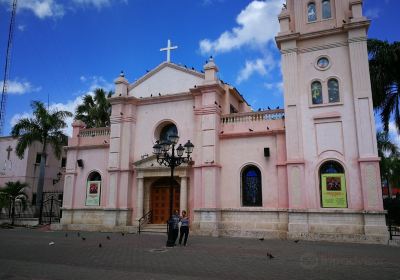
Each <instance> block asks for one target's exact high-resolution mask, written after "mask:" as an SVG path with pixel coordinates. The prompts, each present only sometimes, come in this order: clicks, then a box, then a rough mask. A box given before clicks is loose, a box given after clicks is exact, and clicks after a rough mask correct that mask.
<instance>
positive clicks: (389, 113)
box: [368, 39, 400, 132]
mask: <svg viewBox="0 0 400 280" xmlns="http://www.w3.org/2000/svg"><path fill="white" fill-rule="evenodd" d="M368 52H369V69H370V74H371V86H372V95H373V102H374V108H375V109H376V110H377V111H379V113H380V117H381V120H382V123H383V127H384V130H385V131H386V132H387V131H389V122H390V120H391V119H392V118H393V119H394V121H395V124H396V127H397V130H398V131H400V93H399V85H400V67H399V65H400V42H394V43H389V42H387V41H380V40H375V39H370V40H368Z"/></svg>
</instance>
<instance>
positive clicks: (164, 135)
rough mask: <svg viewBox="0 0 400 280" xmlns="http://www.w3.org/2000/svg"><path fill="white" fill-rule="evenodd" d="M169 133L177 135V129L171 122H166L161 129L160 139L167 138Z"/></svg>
mask: <svg viewBox="0 0 400 280" xmlns="http://www.w3.org/2000/svg"><path fill="white" fill-rule="evenodd" d="M170 135H178V129H177V128H176V125H174V124H173V123H171V124H167V125H166V126H164V127H163V128H162V129H161V133H160V140H161V141H163V140H169V136H170Z"/></svg>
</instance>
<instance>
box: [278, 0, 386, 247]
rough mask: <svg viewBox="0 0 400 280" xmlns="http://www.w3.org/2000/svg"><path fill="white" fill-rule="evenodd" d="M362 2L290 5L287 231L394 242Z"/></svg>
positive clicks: (291, 0) (285, 49) (286, 32)
mask: <svg viewBox="0 0 400 280" xmlns="http://www.w3.org/2000/svg"><path fill="white" fill-rule="evenodd" d="M362 2H363V1H361V0H287V3H286V4H285V5H284V7H283V9H282V12H281V14H280V15H279V22H280V32H279V34H278V36H277V37H276V42H277V45H278V47H279V49H280V51H281V55H282V72H283V77H284V78H283V80H284V81H283V82H284V98H285V127H286V149H287V163H286V167H287V176H288V193H289V214H288V215H289V225H288V233H289V236H292V237H309V238H311V239H312V238H314V237H318V236H316V235H317V234H321V233H327V234H335V236H341V238H357V236H367V238H375V239H376V238H381V239H382V240H384V239H385V238H387V232H386V225H385V218H384V212H383V206H382V193H381V181H380V172H379V158H378V153H377V143H376V132H375V121H374V114H373V105H372V94H371V85H370V76H369V66H368V52H367V31H368V27H369V25H370V21H369V20H368V19H367V18H365V17H364V16H363V14H362V4H363V3H362Z"/></svg>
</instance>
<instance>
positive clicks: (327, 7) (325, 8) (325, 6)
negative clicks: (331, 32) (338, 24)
mask: <svg viewBox="0 0 400 280" xmlns="http://www.w3.org/2000/svg"><path fill="white" fill-rule="evenodd" d="M331 17H332V9H331V1H330V0H322V18H323V19H328V18H331Z"/></svg>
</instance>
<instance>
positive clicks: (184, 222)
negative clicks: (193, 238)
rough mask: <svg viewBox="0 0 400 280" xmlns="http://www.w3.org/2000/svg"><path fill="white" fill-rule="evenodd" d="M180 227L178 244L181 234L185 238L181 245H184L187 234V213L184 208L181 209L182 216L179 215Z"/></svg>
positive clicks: (180, 242)
mask: <svg viewBox="0 0 400 280" xmlns="http://www.w3.org/2000/svg"><path fill="white" fill-rule="evenodd" d="M181 223H182V224H181V229H180V232H181V234H180V237H179V245H182V238H183V235H185V239H184V241H183V246H186V243H187V239H188V236H189V217H188V216H187V213H186V211H185V210H183V211H182V217H181Z"/></svg>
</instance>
